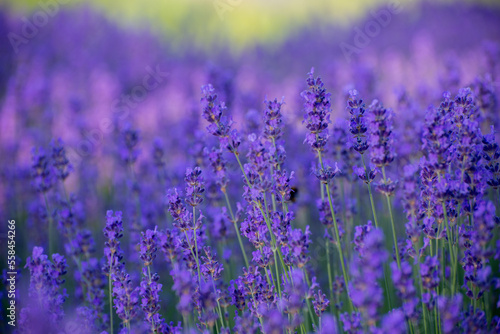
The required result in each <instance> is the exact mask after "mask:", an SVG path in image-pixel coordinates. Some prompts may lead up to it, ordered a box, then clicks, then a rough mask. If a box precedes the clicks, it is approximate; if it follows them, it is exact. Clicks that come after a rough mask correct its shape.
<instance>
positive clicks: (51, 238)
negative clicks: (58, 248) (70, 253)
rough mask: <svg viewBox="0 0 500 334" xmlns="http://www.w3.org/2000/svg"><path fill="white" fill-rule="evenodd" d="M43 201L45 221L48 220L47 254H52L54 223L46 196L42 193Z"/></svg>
mask: <svg viewBox="0 0 500 334" xmlns="http://www.w3.org/2000/svg"><path fill="white" fill-rule="evenodd" d="M43 200H44V201H45V208H46V210H47V219H48V220H49V254H53V253H54V245H53V235H52V234H53V231H52V230H53V225H54V222H53V220H52V214H51V213H50V207H49V201H48V200H47V195H46V194H45V193H43Z"/></svg>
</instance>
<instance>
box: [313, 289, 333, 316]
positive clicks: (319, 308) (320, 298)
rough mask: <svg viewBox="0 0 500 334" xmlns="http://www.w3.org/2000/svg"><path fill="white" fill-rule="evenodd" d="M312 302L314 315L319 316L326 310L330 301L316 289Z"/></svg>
mask: <svg viewBox="0 0 500 334" xmlns="http://www.w3.org/2000/svg"><path fill="white" fill-rule="evenodd" d="M312 304H313V307H314V312H315V313H316V315H317V316H318V317H321V315H322V314H323V312H325V311H326V309H327V307H328V305H330V301H329V300H328V299H327V298H326V295H325V294H324V293H323V292H322V291H321V290H318V292H317V293H315V294H314V298H313V302H312Z"/></svg>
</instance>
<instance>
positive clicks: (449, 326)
mask: <svg viewBox="0 0 500 334" xmlns="http://www.w3.org/2000/svg"><path fill="white" fill-rule="evenodd" d="M437 305H438V310H439V315H440V317H441V322H442V326H441V328H442V330H443V333H455V332H456V328H455V326H456V325H457V324H458V323H459V322H460V316H461V314H460V310H461V308H462V295H461V294H457V295H455V296H453V297H449V298H448V297H445V296H439V297H438V300H437Z"/></svg>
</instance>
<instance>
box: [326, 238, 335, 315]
mask: <svg viewBox="0 0 500 334" xmlns="http://www.w3.org/2000/svg"><path fill="white" fill-rule="evenodd" d="M325 248H326V265H327V271H328V287H329V290H330V300H331V302H330V311H331V312H332V313H333V280H332V269H331V266H330V250H329V249H330V241H329V240H326V245H325Z"/></svg>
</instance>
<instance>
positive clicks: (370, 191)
mask: <svg viewBox="0 0 500 334" xmlns="http://www.w3.org/2000/svg"><path fill="white" fill-rule="evenodd" d="M361 161H362V162H363V168H364V169H365V175H366V180H367V181H368V180H369V179H368V169H367V168H366V164H365V157H364V155H363V154H361ZM367 186H368V194H369V195H370V204H371V206H372V213H373V221H374V223H375V227H377V228H378V221H377V213H376V211H375V202H374V201H373V194H372V186H371V182H369V183H368V184H367Z"/></svg>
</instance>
